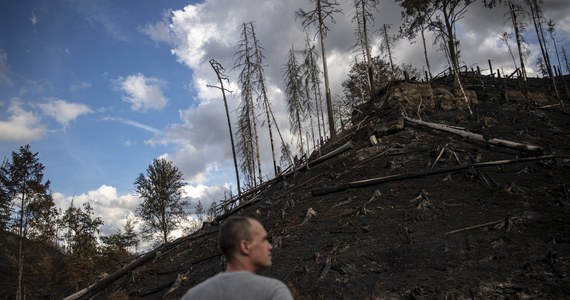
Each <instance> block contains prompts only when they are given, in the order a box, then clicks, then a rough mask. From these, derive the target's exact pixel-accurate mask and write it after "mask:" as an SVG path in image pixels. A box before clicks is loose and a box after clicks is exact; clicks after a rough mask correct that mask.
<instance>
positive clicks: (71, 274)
mask: <svg viewBox="0 0 570 300" xmlns="http://www.w3.org/2000/svg"><path fill="white" fill-rule="evenodd" d="M82 206H83V208H81V207H77V206H75V205H74V203H73V201H72V202H71V204H70V205H69V208H67V209H66V210H65V212H64V213H63V215H62V217H61V219H60V221H59V223H60V228H61V229H62V230H63V231H64V232H65V234H64V237H63V239H64V242H65V245H66V253H67V255H68V258H69V262H68V264H67V266H66V268H65V270H64V272H65V275H66V276H65V277H66V281H67V282H68V284H69V285H70V286H71V287H72V288H74V289H76V290H77V289H79V288H80V287H82V286H85V285H87V284H89V283H90V282H93V280H95V279H96V276H97V275H98V274H99V271H100V270H101V268H100V267H101V266H100V265H99V264H98V263H97V261H98V259H97V258H98V244H97V235H98V234H99V232H100V231H99V228H100V227H101V226H102V225H103V221H101V218H99V217H97V218H94V217H93V215H94V213H93V208H92V207H91V204H89V203H88V202H86V203H83V205H82Z"/></svg>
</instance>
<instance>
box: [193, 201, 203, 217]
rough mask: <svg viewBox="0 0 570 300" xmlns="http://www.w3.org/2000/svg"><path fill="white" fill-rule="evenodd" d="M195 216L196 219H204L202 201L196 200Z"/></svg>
mask: <svg viewBox="0 0 570 300" xmlns="http://www.w3.org/2000/svg"><path fill="white" fill-rule="evenodd" d="M195 211H196V217H198V220H200V221H203V220H204V213H205V211H204V206H203V205H202V201H200V200H198V203H196V209H195Z"/></svg>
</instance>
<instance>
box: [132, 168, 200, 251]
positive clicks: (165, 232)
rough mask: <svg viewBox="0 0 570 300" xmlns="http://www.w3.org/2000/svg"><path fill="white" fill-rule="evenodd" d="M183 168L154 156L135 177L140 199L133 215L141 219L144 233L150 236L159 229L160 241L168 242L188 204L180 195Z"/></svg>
mask: <svg viewBox="0 0 570 300" xmlns="http://www.w3.org/2000/svg"><path fill="white" fill-rule="evenodd" d="M182 178H183V177H182V172H180V170H179V169H178V168H177V167H176V166H175V165H174V164H173V163H172V162H171V161H169V160H167V159H165V158H161V159H154V160H153V162H152V164H151V165H149V166H148V168H147V170H146V176H145V175H144V174H143V173H140V174H139V176H138V177H137V179H136V180H135V188H136V192H137V193H138V195H139V197H140V198H141V199H142V201H143V202H142V203H141V204H140V205H139V207H138V208H137V211H136V215H137V216H138V217H140V218H141V219H142V220H143V222H144V223H143V235H144V237H146V238H148V239H152V236H153V235H154V234H155V233H160V234H161V236H162V241H163V242H165V243H166V242H168V238H169V236H170V233H171V232H172V230H174V229H175V228H176V227H177V226H178V225H179V224H180V221H181V220H183V219H184V218H185V217H186V212H185V208H186V207H188V206H189V203H188V202H187V201H184V200H183V199H182V187H183V186H184V182H183V180H182Z"/></svg>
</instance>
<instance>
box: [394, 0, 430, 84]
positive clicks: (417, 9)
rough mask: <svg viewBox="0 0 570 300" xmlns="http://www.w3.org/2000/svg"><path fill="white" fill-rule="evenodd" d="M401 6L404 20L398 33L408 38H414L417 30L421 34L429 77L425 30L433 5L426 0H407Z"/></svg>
mask: <svg viewBox="0 0 570 300" xmlns="http://www.w3.org/2000/svg"><path fill="white" fill-rule="evenodd" d="M402 7H403V8H404V11H402V19H403V20H404V21H403V24H402V27H400V34H401V35H402V36H405V37H407V38H408V39H410V40H412V39H415V38H416V35H417V33H418V32H419V33H420V34H421V37H422V45H423V48H424V58H425V61H426V68H427V72H428V76H429V78H430V79H431V77H432V74H431V67H430V63H429V58H428V53H427V45H426V38H425V31H426V30H427V29H428V27H429V23H430V21H431V17H432V15H433V13H434V11H433V7H430V6H429V2H428V1H423V0H421V1H420V0H418V1H415V2H414V3H412V2H411V1H408V4H407V5H405V6H404V5H402Z"/></svg>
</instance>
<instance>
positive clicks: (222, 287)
mask: <svg viewBox="0 0 570 300" xmlns="http://www.w3.org/2000/svg"><path fill="white" fill-rule="evenodd" d="M244 287H247V289H244ZM228 297H229V298H228ZM252 297H254V298H252ZM190 298H192V299H231V298H234V299H237V298H244V299H245V298H248V299H292V297H291V293H290V291H289V289H288V288H287V286H286V285H285V284H284V283H283V282H281V281H280V280H277V279H274V278H270V277H265V276H261V275H257V274H253V273H251V272H224V273H219V274H217V275H215V276H213V277H211V278H209V279H207V280H205V281H203V282H202V283H200V284H198V285H196V286H195V287H193V288H192V289H190V290H189V291H188V292H187V293H186V295H185V297H184V298H183V299H190Z"/></svg>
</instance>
